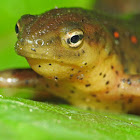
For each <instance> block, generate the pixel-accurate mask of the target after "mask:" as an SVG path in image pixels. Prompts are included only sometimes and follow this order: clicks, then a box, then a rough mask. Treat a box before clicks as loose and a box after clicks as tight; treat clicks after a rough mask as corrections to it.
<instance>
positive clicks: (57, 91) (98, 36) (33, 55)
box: [0, 8, 140, 114]
mask: <svg viewBox="0 0 140 140" xmlns="http://www.w3.org/2000/svg"><path fill="white" fill-rule="evenodd" d="M137 17H138V16H137ZM139 24H140V20H139V21H137V22H136V20H135V18H134V20H132V21H123V20H120V19H116V18H113V17H109V16H105V15H102V14H99V13H96V12H95V11H88V10H83V9H80V8H62V9H54V10H51V11H49V12H46V13H44V14H41V15H37V16H33V15H25V16H22V18H21V19H20V20H19V21H18V23H17V26H18V29H17V32H18V35H17V36H18V41H17V43H16V47H15V50H16V52H17V53H18V54H19V55H22V56H24V57H25V58H26V59H27V61H28V62H29V64H30V66H31V68H32V69H33V70H34V71H35V72H33V71H32V70H29V69H26V70H10V71H5V72H1V73H0V76H1V77H0V87H9V86H10V87H11V86H12V87H33V88H35V89H36V90H37V91H38V92H39V91H40V92H41V93H42V91H43V92H44V93H45V95H46V97H48V95H53V96H56V97H60V98H62V99H65V100H66V101H68V102H69V103H70V104H72V105H75V106H78V107H81V108H86V109H106V110H111V111H117V112H125V113H135V114H140V76H139V75H138V73H139V72H140V65H139V62H140V57H139V52H140V44H139V39H140V28H139ZM79 30H80V31H81V32H83V38H82V39H81V40H82V41H81V43H80V44H79V45H78V46H77V47H71V46H69V41H66V40H65V37H67V34H68V33H71V32H72V31H74V32H75V31H78V32H79ZM69 35H71V34H69ZM13 71H14V72H13ZM37 73H38V74H37ZM25 75H26V76H25ZM9 77H10V79H11V81H10V80H7V79H8V78H9ZM13 79H16V80H13ZM32 79H33V80H32ZM17 81H18V83H19V81H22V82H20V83H21V84H17ZM40 96H41V94H40Z"/></svg>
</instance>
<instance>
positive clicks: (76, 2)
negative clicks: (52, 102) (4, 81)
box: [0, 0, 94, 69]
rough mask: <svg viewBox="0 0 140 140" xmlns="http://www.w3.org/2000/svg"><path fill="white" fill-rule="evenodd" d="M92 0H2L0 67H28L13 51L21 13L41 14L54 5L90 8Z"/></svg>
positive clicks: (0, 10)
mask: <svg viewBox="0 0 140 140" xmlns="http://www.w3.org/2000/svg"><path fill="white" fill-rule="evenodd" d="M93 3H94V0H3V1H1V2H0V13H1V14H0V69H7V68H19V67H29V66H28V64H27V62H26V60H25V59H24V58H23V57H20V56H18V55H17V54H16V53H15V51H14V45H15V42H16V40H17V38H16V34H15V24H16V22H17V21H18V19H20V17H21V16H22V15H25V14H41V13H44V12H45V11H48V10H50V9H53V8H55V7H58V8H60V7H83V8H88V9H92V7H93Z"/></svg>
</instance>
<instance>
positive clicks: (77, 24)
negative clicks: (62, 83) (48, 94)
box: [15, 8, 107, 78]
mask: <svg viewBox="0 0 140 140" xmlns="http://www.w3.org/2000/svg"><path fill="white" fill-rule="evenodd" d="M16 33H17V37H18V41H17V43H16V46H15V50H16V52H17V53H18V54H19V55H22V56H24V57H25V58H26V59H27V61H28V63H29V64H30V66H31V67H32V69H33V70H34V71H36V72H37V73H39V74H40V75H42V76H44V77H47V78H48V77H50V78H53V77H55V76H58V77H59V78H65V77H67V76H69V74H70V71H71V69H77V71H79V70H82V69H89V68H92V67H93V66H95V65H96V64H97V63H98V61H100V59H103V58H105V57H106V56H107V52H105V51H104V50H105V46H106V42H107V41H106V37H105V36H106V35H105V32H104V31H103V28H102V26H100V24H99V23H98V21H97V20H96V16H95V17H94V16H93V15H91V14H90V12H89V13H87V10H83V9H80V8H67V9H65V8H62V9H54V10H51V11H49V12H46V13H44V14H41V15H35V16H33V15H24V16H22V17H21V19H20V20H19V21H18V22H17V25H16ZM102 50H103V51H102ZM99 56H100V57H99ZM77 71H75V73H76V72H77ZM73 73H74V72H73Z"/></svg>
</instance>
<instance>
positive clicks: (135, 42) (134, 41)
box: [131, 35, 138, 44]
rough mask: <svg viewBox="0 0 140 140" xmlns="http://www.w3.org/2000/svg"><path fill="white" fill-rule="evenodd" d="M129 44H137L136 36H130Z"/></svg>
mask: <svg viewBox="0 0 140 140" xmlns="http://www.w3.org/2000/svg"><path fill="white" fill-rule="evenodd" d="M131 42H132V43H133V44H137V42H138V40H137V38H136V36H134V35H132V36H131Z"/></svg>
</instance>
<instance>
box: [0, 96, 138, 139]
mask: <svg viewBox="0 0 140 140" xmlns="http://www.w3.org/2000/svg"><path fill="white" fill-rule="evenodd" d="M0 130H1V131H0V139H2V140H3V139H8V140H12V139H13V140H19V139H20V140H22V139H23V140H24V139H31V140H37V139H41V140H43V139H49V140H52V139H57V140H59V139H60V140H61V139H70V140H72V139H80V140H82V139H86V140H87V139H107V140H109V139H110V140H112V139H113V140H118V139H120V140H124V139H131V140H133V139H134V140H136V139H140V118H139V117H137V116H132V115H129V116H127V115H120V114H111V113H103V112H102V113H101V112H95V111H94V112H90V111H84V110H80V109H76V108H72V107H70V106H60V105H59V106H58V105H52V104H48V103H41V102H35V101H30V100H25V99H18V98H1V99H0Z"/></svg>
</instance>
